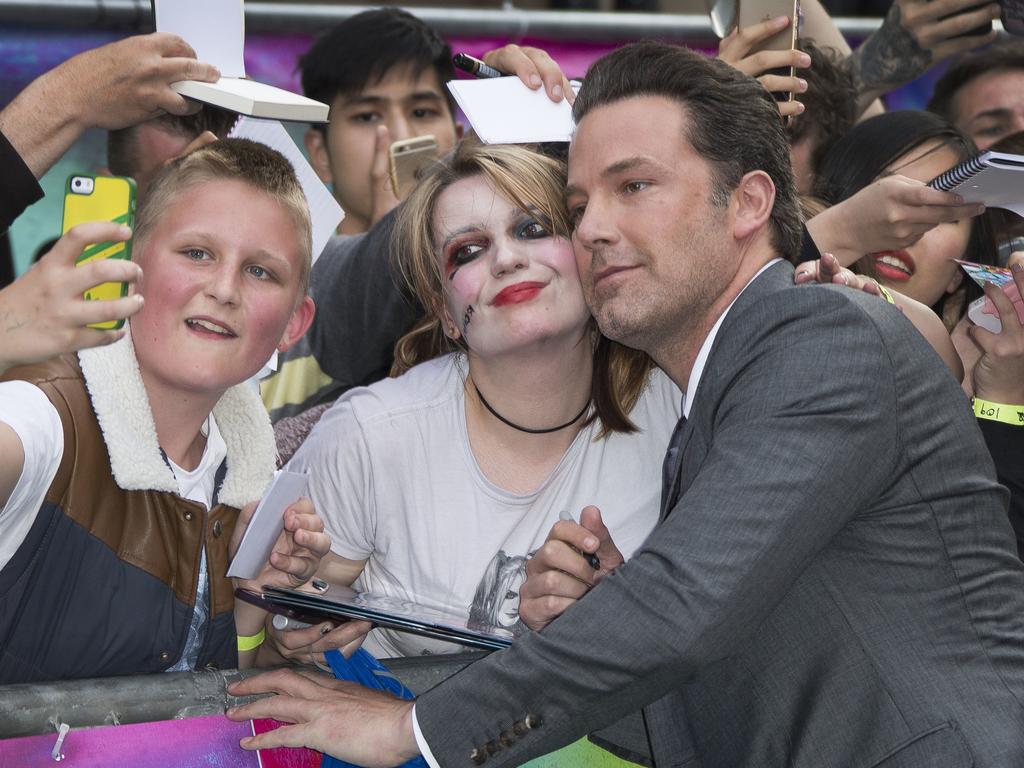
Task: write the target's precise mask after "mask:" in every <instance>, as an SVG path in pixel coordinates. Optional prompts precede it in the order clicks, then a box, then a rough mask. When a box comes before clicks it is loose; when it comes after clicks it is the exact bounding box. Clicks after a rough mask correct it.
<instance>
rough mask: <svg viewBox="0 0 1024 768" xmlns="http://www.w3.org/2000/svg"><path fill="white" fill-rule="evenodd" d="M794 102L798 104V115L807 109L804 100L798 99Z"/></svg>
mask: <svg viewBox="0 0 1024 768" xmlns="http://www.w3.org/2000/svg"><path fill="white" fill-rule="evenodd" d="M794 104H796V113H797V114H798V115H799V114H801V113H802V112H803V111H804V110H805V109H807V107H805V106H804V103H803V102H802V101H796V102H794Z"/></svg>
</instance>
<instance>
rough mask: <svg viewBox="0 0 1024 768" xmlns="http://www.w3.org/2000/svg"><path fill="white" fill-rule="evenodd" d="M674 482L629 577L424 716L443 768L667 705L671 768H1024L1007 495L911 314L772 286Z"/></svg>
mask: <svg viewBox="0 0 1024 768" xmlns="http://www.w3.org/2000/svg"><path fill="white" fill-rule="evenodd" d="M677 479H678V488H676V489H675V490H674V492H670V493H668V494H666V496H667V498H666V509H665V513H666V514H665V516H664V518H663V520H662V522H661V524H660V525H659V526H658V527H657V528H656V529H655V530H654V532H653V533H652V534H651V536H650V538H649V539H648V541H647V542H646V543H645V545H644V546H643V547H642V548H641V549H640V550H639V551H638V552H637V553H636V554H635V555H634V557H633V558H632V559H631V560H630V561H629V562H628V563H626V564H625V565H624V566H622V567H621V568H620V569H619V570H618V571H617V572H616V573H615V574H613V575H612V576H610V577H609V578H607V579H605V580H604V581H603V582H602V583H601V584H600V585H599V586H598V587H597V588H595V589H594V590H593V591H592V592H591V594H589V595H588V596H587V597H586V598H585V599H583V600H581V601H579V602H578V603H577V604H576V605H574V606H573V607H572V608H570V609H569V610H568V611H566V613H565V614H563V615H562V616H561V617H560V618H559V619H558V620H557V621H555V622H553V623H552V624H551V625H550V626H549V627H548V628H546V629H545V630H544V631H543V632H540V633H536V634H533V635H529V636H526V637H523V638H521V639H520V640H518V641H517V642H516V644H515V645H514V646H513V647H512V648H510V649H508V650H506V651H502V652H500V653H495V654H492V655H491V656H490V657H488V658H487V659H485V660H483V661H481V662H479V663H477V664H475V665H473V666H472V667H471V668H469V669H468V670H466V671H465V672H463V673H461V674H460V675H457V676H456V677H454V678H452V679H451V680H449V681H447V682H446V683H444V684H442V685H440V686H438V687H437V688H435V689H434V690H432V691H430V692H428V693H427V694H425V695H424V696H422V697H421V699H420V701H419V703H418V705H417V708H416V712H417V719H418V722H419V724H420V727H421V730H422V732H423V734H424V736H425V737H426V739H427V742H428V743H429V744H430V745H431V749H432V751H433V753H434V755H435V757H436V758H438V760H439V761H440V762H441V764H442V765H443V766H470V765H473V764H474V763H475V762H477V761H479V760H480V758H481V756H483V755H487V757H486V760H485V762H486V764H487V765H493V766H506V765H518V764H519V763H522V762H524V761H525V760H527V759H529V758H531V757H533V756H535V755H538V754H542V753H545V752H548V751H550V750H552V749H554V748H556V747H558V746H560V745H562V744H565V743H567V742H569V741H571V740H572V739H573V738H574V737H577V736H579V735H581V734H583V733H585V732H587V731H591V730H594V729H596V728H598V727H601V726H603V725H606V724H607V723H609V722H611V721H613V720H614V719H617V718H619V717H621V716H622V715H624V714H626V713H628V712H630V711H632V710H635V709H636V708H638V707H640V706H641V705H646V704H651V706H650V707H648V724H649V726H650V730H651V736H652V742H653V746H654V754H655V760H656V764H657V766H658V768H670V767H674V766H703V767H704V768H718V767H721V768H739V767H740V766H794V767H799V768H803V767H804V766H806V767H808V768H811V767H812V766H813V768H837V767H838V766H844V767H845V766H849V768H870V767H872V766H880V767H881V766H884V767H885V768H910V767H913V768H919V767H921V768H923V767H924V766H939V765H941V766H944V767H947V768H957V766H970V765H974V766H979V767H980V766H1021V765H1024V568H1022V566H1021V563H1020V561H1019V560H1018V559H1017V557H1016V554H1015V551H1014V544H1013V538H1012V535H1011V531H1010V526H1009V523H1008V521H1007V518H1006V500H1007V496H1006V492H1005V490H1004V489H1003V488H1002V487H1001V486H999V485H997V484H996V482H995V479H994V472H993V468H992V462H991V459H990V458H989V456H988V453H987V451H986V449H985V445H984V443H983V441H982V438H981V435H980V433H979V431H978V428H977V426H976V424H975V423H974V419H973V417H972V415H971V411H970V408H969V406H968V404H967V402H966V401H965V399H964V397H963V394H962V393H961V392H960V390H959V387H958V386H957V384H956V382H955V381H954V380H953V379H952V377H951V376H950V375H949V373H948V372H947V371H946V369H945V368H944V367H943V365H942V364H941V362H940V361H939V359H938V358H937V357H936V355H935V354H934V353H933V352H932V350H931V349H930V348H928V346H927V345H926V343H925V342H924V341H923V339H922V338H921V337H920V336H919V335H918V334H917V332H916V331H915V330H914V329H913V327H912V326H911V325H910V323H909V322H907V321H906V319H905V318H903V317H902V315H900V313H899V312H898V311H896V310H895V309H893V308H891V307H889V306H887V305H885V304H884V303H883V302H880V301H878V300H877V299H875V298H873V297H870V296H866V295H863V294H859V293H856V292H854V291H849V290H846V289H840V288H833V287H831V286H817V287H794V286H793V285H792V267H790V266H789V265H788V264H778V265H775V266H773V267H771V268H770V269H768V270H766V271H765V272H764V273H763V274H762V275H761V276H760V277H759V278H758V279H757V280H755V281H754V282H753V283H752V284H751V285H750V286H749V287H748V288H747V290H746V291H745V292H744V293H743V294H742V295H741V296H740V298H739V299H738V300H737V302H736V303H735V305H734V306H733V308H732V309H731V311H730V313H729V315H728V316H727V317H726V319H725V321H724V323H723V325H722V327H721V329H720V332H719V335H718V337H717V339H716V341H715V343H714V346H713V348H712V351H711V355H710V357H709V359H708V363H707V366H706V368H705V370H704V374H703V378H702V379H701V382H700V385H699V388H698V391H697V392H696V396H695V400H694V405H693V408H692V411H691V413H690V418H689V421H688V422H687V424H686V426H685V429H684V432H683V435H682V450H681V451H680V455H679V468H678V478H677ZM600 501H601V500H600V499H595V500H594V502H595V503H596V504H598V505H600ZM652 702H653V703H652ZM531 715H532V717H530V716H531ZM474 750H476V752H475V753H474ZM474 757H475V758H476V760H474V759H473V758H474Z"/></svg>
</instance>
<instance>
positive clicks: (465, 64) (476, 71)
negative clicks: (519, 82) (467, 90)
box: [452, 53, 505, 78]
mask: <svg viewBox="0 0 1024 768" xmlns="http://www.w3.org/2000/svg"><path fill="white" fill-rule="evenodd" d="M452 64H454V65H455V68H456V69H461V70H462V71H463V72H468V73H469V74H471V75H473V76H474V77H481V78H483V77H505V73H504V72H499V71H498V70H496V69H495V68H494V67H492V66H489V65H487V64H484V63H483V62H482V61H480V59H476V58H473V57H472V56H470V55H469V54H466V53H456V54H455V55H454V56H452Z"/></svg>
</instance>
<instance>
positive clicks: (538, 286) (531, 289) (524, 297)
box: [491, 281, 545, 307]
mask: <svg viewBox="0 0 1024 768" xmlns="http://www.w3.org/2000/svg"><path fill="white" fill-rule="evenodd" d="M544 286H545V283H536V282H529V281H524V282H522V283H516V284H515V285H510V286H508V287H507V288H502V289H501V291H500V292H499V293H498V295H497V296H495V297H494V299H493V300H492V301H491V306H492V307H504V306H506V305H508V304H522V303H523V302H524V301H530V300H531V299H533V298H534V297H535V296H536V295H537V294H538V293H540V292H541V290H542V289H543V288H544Z"/></svg>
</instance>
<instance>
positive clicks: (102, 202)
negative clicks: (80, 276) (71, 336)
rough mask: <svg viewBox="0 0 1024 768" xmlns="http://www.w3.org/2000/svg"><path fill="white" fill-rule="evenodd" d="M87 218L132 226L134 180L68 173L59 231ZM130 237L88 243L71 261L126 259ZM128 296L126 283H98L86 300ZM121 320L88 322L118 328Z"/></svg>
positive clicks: (128, 255) (103, 299)
mask: <svg viewBox="0 0 1024 768" xmlns="http://www.w3.org/2000/svg"><path fill="white" fill-rule="evenodd" d="M88 221H111V222H114V223H115V224H124V225H125V226H128V227H133V226H135V182H134V181H133V180H132V179H129V178H127V177H123V176H93V175H89V174H78V173H76V174H72V175H71V176H69V177H68V180H67V183H66V184H65V187H64V218H63V222H62V225H61V234H64V233H65V232H67V231H68V230H69V229H71V228H72V227H75V226H77V225H79V224H84V223H85V222H88ZM131 255H132V247H131V240H126V241H123V242H107V243H91V244H90V245H88V246H86V248H85V250H84V251H82V253H81V255H80V256H79V257H78V258H77V259H76V260H75V265H76V266H80V265H82V264H87V263H89V262H91V261H97V260H99V259H124V260H130V259H131ZM127 295H128V284H127V283H124V282H120V283H102V284H101V285H96V286H93V287H92V288H90V289H89V290H87V291H86V292H85V294H84V296H85V299H86V301H107V300H111V299H120V298H122V297H124V296H127ZM123 325H124V320H123V319H121V320H109V321H106V322H102V323H95V324H93V325H90V326H89V327H90V328H98V329H100V330H104V331H113V330H117V329H119V328H121V326H123Z"/></svg>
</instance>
